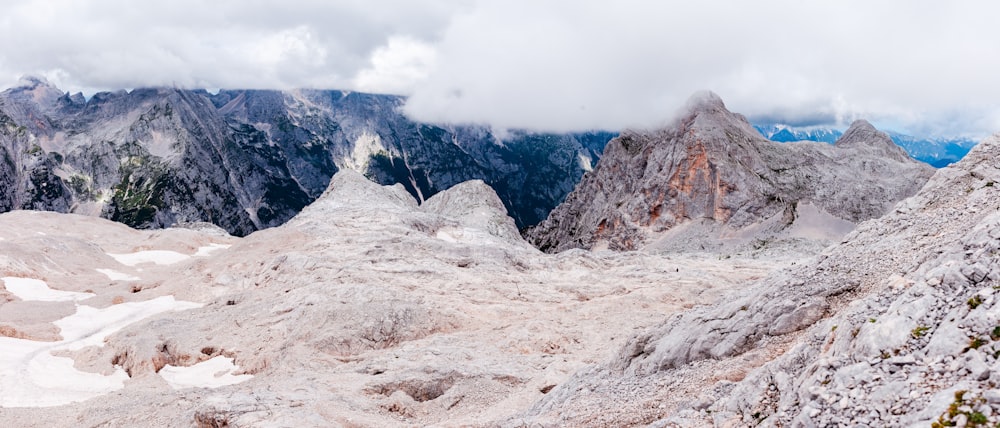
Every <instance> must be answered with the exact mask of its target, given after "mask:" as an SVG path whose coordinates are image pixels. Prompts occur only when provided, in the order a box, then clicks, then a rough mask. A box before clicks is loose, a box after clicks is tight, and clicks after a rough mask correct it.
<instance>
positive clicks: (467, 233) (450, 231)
mask: <svg viewBox="0 0 1000 428" xmlns="http://www.w3.org/2000/svg"><path fill="white" fill-rule="evenodd" d="M434 237H435V238H437V239H440V240H442V241H445V242H451V243H458V242H462V243H465V244H483V245H486V244H489V243H490V235H489V234H488V233H486V232H483V231H481V230H478V229H472V228H468V227H463V228H451V227H449V228H443V229H440V230H438V231H437V233H435V234H434Z"/></svg>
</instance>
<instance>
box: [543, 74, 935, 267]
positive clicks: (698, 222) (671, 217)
mask: <svg viewBox="0 0 1000 428" xmlns="http://www.w3.org/2000/svg"><path fill="white" fill-rule="evenodd" d="M932 173H933V169H932V168H931V167H930V166H928V165H926V164H923V163H920V162H917V161H914V160H912V159H910V158H909V157H908V156H906V154H905V153H904V152H903V151H902V150H901V149H899V148H898V147H895V145H893V143H892V141H891V140H890V139H889V138H888V136H887V135H885V134H884V133H881V132H879V131H877V130H875V129H874V128H872V127H871V125H869V124H868V123H867V122H863V121H859V122H856V123H854V124H853V125H852V127H851V129H849V130H848V132H847V133H845V134H844V136H843V137H842V138H841V139H840V140H839V141H838V142H837V143H836V144H834V145H833V146H831V145H828V144H824V143H815V142H798V143H786V144H779V143H775V142H771V141H768V140H766V139H764V138H763V137H761V136H760V134H759V133H758V132H757V131H756V130H754V129H753V127H752V126H751V125H750V124H749V123H748V122H747V121H746V119H745V118H744V117H743V116H741V115H739V114H735V113H732V112H730V111H728V110H727V109H726V107H725V105H724V104H723V102H722V100H721V99H719V97H718V96H717V95H715V94H713V93H707V92H706V93H700V94H696V95H694V96H693V97H692V98H691V99H690V100H689V101H688V105H687V106H686V108H685V109H684V110H683V111H682V112H681V113H680V114H679V116H678V118H677V119H676V120H675V121H674V122H673V124H672V125H670V126H668V127H666V128H663V129H659V130H655V131H648V132H638V131H626V132H623V133H622V134H621V135H620V136H619V137H617V138H615V139H614V140H612V141H611V142H609V143H608V146H607V147H606V148H605V152H604V156H603V157H602V158H601V161H600V163H598V165H597V167H596V168H595V170H594V171H593V172H591V173H587V174H585V175H584V178H583V180H582V181H581V182H580V184H579V185H577V187H576V189H574V191H573V192H572V193H570V195H569V196H567V197H566V201H565V202H563V204H561V205H560V206H559V207H557V208H556V209H555V210H553V212H552V213H551V214H550V215H549V217H548V218H547V219H546V220H545V221H544V222H542V223H540V224H539V225H538V226H536V227H535V228H533V229H532V230H531V231H530V232H529V233H528V239H529V241H530V242H532V243H533V244H535V245H536V246H538V247H539V248H541V249H543V250H545V251H562V250H566V249H570V248H593V247H603V246H607V247H609V248H611V249H618V250H631V249H637V248H641V247H644V246H646V245H649V244H651V243H653V242H654V241H656V240H657V238H661V237H664V236H666V232H668V231H670V230H671V229H675V228H677V227H678V226H686V227H700V228H703V229H706V230H707V231H708V232H707V233H699V234H700V235H708V236H709V238H708V239H705V238H702V240H701V242H695V241H698V240H697V239H695V240H691V239H686V240H685V241H686V242H687V243H688V244H689V245H693V244H697V245H700V246H701V249H708V248H706V247H712V246H717V245H718V243H719V242H720V240H725V239H727V238H740V237H743V238H744V239H745V238H746V237H748V236H753V237H756V238H767V237H769V236H771V235H775V234H777V233H778V232H780V231H782V230H784V229H786V228H787V227H788V226H790V225H792V224H793V223H794V222H795V221H796V219H797V216H798V215H799V214H800V208H801V207H800V205H802V204H809V205H812V206H815V207H818V208H819V211H820V212H821V213H822V214H823V215H827V216H832V217H833V218H836V219H839V220H842V221H846V222H850V223H858V222H861V221H864V220H868V219H871V218H875V217H879V216H881V215H882V214H884V213H885V212H886V211H888V210H889V208H891V207H892V205H893V204H895V203H896V201H898V200H900V199H902V198H904V197H906V196H909V195H912V194H913V193H914V192H916V191H917V190H918V189H919V188H920V186H922V185H923V183H924V182H925V181H926V180H927V179H928V178H929V177H930V175H931V174H932ZM677 232H678V231H674V233H677ZM694 249H698V247H694Z"/></svg>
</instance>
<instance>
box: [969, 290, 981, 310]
mask: <svg viewBox="0 0 1000 428" xmlns="http://www.w3.org/2000/svg"><path fill="white" fill-rule="evenodd" d="M968 303H969V309H976V308H978V307H979V305H981V304H983V297H982V296H980V295H978V294H977V295H975V296H972V297H971V298H969V302H968Z"/></svg>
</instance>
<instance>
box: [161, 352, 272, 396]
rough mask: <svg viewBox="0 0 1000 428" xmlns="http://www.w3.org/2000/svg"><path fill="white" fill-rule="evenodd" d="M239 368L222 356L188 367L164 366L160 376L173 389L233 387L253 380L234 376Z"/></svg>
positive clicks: (244, 376) (246, 376) (249, 377)
mask: <svg viewBox="0 0 1000 428" xmlns="http://www.w3.org/2000/svg"><path fill="white" fill-rule="evenodd" d="M239 369H240V368H239V367H238V366H236V365H235V364H233V359H232V358H228V357H224V356H222V355H220V356H218V357H215V358H212V359H210V360H206V361H202V362H200V363H198V364H195V365H192V366H188V367H178V366H172V365H169V364H167V365H165V366H163V368H162V369H160V372H159V373H160V376H161V377H163V380H165V381H167V383H168V384H170V386H171V387H172V388H174V389H184V388H218V387H220V386H226V385H235V384H237V383H240V382H245V381H247V380H250V379H251V378H253V375H249V374H244V375H234V374H233V372H236V371H238V370H239Z"/></svg>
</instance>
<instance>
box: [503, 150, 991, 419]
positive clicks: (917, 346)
mask: <svg viewBox="0 0 1000 428" xmlns="http://www.w3.org/2000/svg"><path fill="white" fill-rule="evenodd" d="M998 181H1000V135H997V136H993V137H991V138H989V139H987V140H986V141H984V142H983V143H980V144H979V145H978V146H977V147H976V148H975V149H973V150H972V151H971V152H970V153H969V155H968V156H966V158H965V159H963V160H962V161H960V162H958V163H957V164H955V165H953V166H952V167H950V168H945V169H942V170H940V171H938V173H937V174H935V175H934V177H932V178H931V180H930V181H929V182H928V183H927V185H926V186H925V187H924V188H923V189H922V190H921V191H920V192H919V193H918V194H917V195H915V196H914V197H912V198H909V199H906V200H904V201H902V202H900V203H899V204H897V205H896V206H895V208H894V209H893V210H892V211H891V212H890V213H888V214H887V215H886V216H884V217H882V218H879V219H875V220H870V221H867V222H864V223H861V224H860V225H859V227H858V228H857V229H856V230H855V231H854V232H852V233H850V234H849V235H847V236H846V237H845V238H844V240H843V241H842V242H840V243H839V244H837V245H834V246H831V247H829V248H827V249H826V250H824V251H823V253H822V254H820V255H819V256H817V257H815V258H813V259H810V260H809V261H808V262H806V263H801V264H797V265H796V266H793V267H790V268H789V269H785V270H781V271H777V272H774V273H772V274H771V275H769V276H768V277H767V278H765V279H763V280H761V281H759V282H757V283H755V284H753V285H750V286H748V287H745V288H742V289H741V290H739V291H738V292H736V293H734V294H733V295H730V296H728V297H726V298H725V299H724V300H723V302H720V303H717V304H714V305H710V306H705V307H699V308H696V309H693V310H690V311H686V312H683V313H679V314H675V315H673V316H671V317H670V318H669V319H668V320H667V321H665V322H664V323H663V324H661V325H660V326H659V327H656V328H653V329H650V330H649V331H646V332H644V333H641V334H639V335H636V336H634V337H632V338H631V339H629V340H628V343H627V344H626V345H625V346H624V347H623V348H622V349H621V351H620V352H619V353H618V355H617V356H616V357H614V358H612V359H610V360H609V361H607V362H605V363H603V364H600V365H596V366H593V367H591V368H589V369H587V370H584V371H581V372H579V373H577V374H576V375H574V377H573V379H572V380H570V381H568V382H565V383H563V384H561V385H559V386H558V387H556V388H555V389H553V391H551V392H550V393H549V394H548V395H546V396H545V397H544V398H543V399H542V400H541V401H540V402H539V403H537V404H535V405H534V406H533V407H532V408H531V410H529V411H527V412H525V413H523V414H522V415H520V416H519V417H518V418H515V419H512V422H511V425H524V424H528V423H542V424H551V425H595V426H596V425H623V424H647V423H649V424H652V425H653V426H691V427H696V426H713V425H714V426H807V427H808V426H817V427H822V426H932V424H937V425H933V426H991V427H992V426H994V425H996V424H997V423H1000V396H998V395H997V389H996V388H997V385H998V384H1000V360H998V355H1000V342H998V340H1000V310H998V308H997V304H998V303H997V302H998V299H997V293H998V290H1000V264H998V261H1000V258H998V257H997V254H998V251H1000V192H998V190H997V186H996V183H997V182H998ZM604 403H616V405H615V406H605V405H604ZM602 406H603V407H602ZM597 407H601V408H602V409H603V411H602V412H593V411H592V410H591V409H594V408H597Z"/></svg>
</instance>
